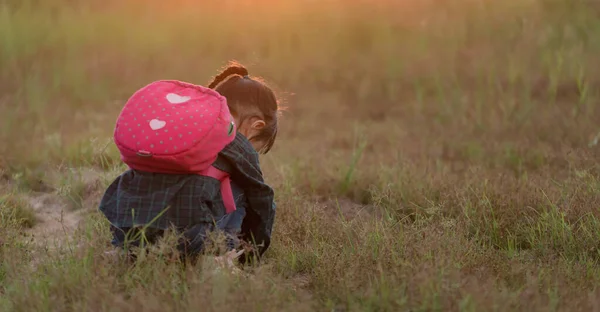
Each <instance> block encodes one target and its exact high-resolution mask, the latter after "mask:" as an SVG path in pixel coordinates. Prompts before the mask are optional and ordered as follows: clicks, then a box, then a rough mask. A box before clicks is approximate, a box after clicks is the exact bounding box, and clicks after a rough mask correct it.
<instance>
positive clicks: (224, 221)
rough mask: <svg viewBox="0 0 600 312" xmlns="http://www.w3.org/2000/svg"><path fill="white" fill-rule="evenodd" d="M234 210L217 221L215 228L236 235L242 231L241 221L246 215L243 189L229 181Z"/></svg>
mask: <svg viewBox="0 0 600 312" xmlns="http://www.w3.org/2000/svg"><path fill="white" fill-rule="evenodd" d="M231 188H232V191H233V198H234V199H235V206H236V210H235V211H234V212H232V213H230V214H226V215H225V216H223V218H221V219H220V220H218V221H217V228H218V229H220V230H222V231H224V232H226V233H229V234H231V235H238V234H239V233H240V232H241V231H242V222H243V221H244V217H245V216H246V205H247V204H246V196H244V191H243V190H242V189H241V188H240V187H239V186H238V185H237V184H235V183H231Z"/></svg>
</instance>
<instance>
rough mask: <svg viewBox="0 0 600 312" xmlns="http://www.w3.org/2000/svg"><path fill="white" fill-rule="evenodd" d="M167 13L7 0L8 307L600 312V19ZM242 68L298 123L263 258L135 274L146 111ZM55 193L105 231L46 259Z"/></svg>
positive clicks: (293, 6) (439, 9) (436, 9)
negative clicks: (139, 114) (122, 154)
mask: <svg viewBox="0 0 600 312" xmlns="http://www.w3.org/2000/svg"><path fill="white" fill-rule="evenodd" d="M166 3H167V2H164V1H146V2H145V4H144V6H143V7H142V6H139V5H137V4H136V3H134V2H133V1H77V0H75V1H68V3H67V1H62V2H61V1H55V2H52V3H50V2H48V3H45V2H44V3H41V2H37V1H29V0H21V1H11V0H5V1H0V69H1V70H0V82H1V83H0V116H1V117H0V140H1V141H2V144H0V212H1V216H2V217H1V218H2V219H0V222H2V224H1V227H0V234H1V235H0V310H2V311H34V310H35V311H50V310H58V311H75V310H91V311H133V310H140V309H143V310H144V311H172V310H177V311H187V310H191V311H196V310H198V309H204V310H210V311H213V310H225V309H230V310H244V311H247V310H248V311H271V310H272V311H281V310H290V311H304V310H311V311H312V310H317V311H325V310H327V311H370V310H375V311H408V310H410V311H481V310H485V311H514V310H522V311H593V310H594V309H597V307H598V305H599V304H600V299H598V298H600V297H599V296H598V295H600V287H599V286H600V266H599V261H600V209H599V208H600V170H599V169H600V168H599V166H598V161H597V159H598V156H599V155H600V154H599V152H600V147H599V146H598V145H597V141H598V133H599V131H600V129H598V126H599V125H600V117H599V116H600V111H599V106H598V104H597V103H598V99H599V96H600V94H599V93H598V90H597V89H598V88H596V87H594V86H597V85H598V84H599V83H600V74H598V73H597V71H596V70H595V68H597V65H598V63H597V62H598V61H597V60H598V57H597V55H598V54H599V53H600V41H599V38H600V35H599V34H600V22H599V20H598V18H597V16H598V13H600V7H599V6H598V5H597V4H595V3H594V2H593V1H582V0H570V1H567V0H528V1H516V0H507V1H471V0H462V1H458V0H451V1H433V0H430V1H392V0H387V1H375V2H372V1H369V2H366V1H360V0H352V1H337V0H331V1H319V2H314V1H277V2H276V1H252V0H242V1H235V2H228V1H226V2H223V1H203V2H202V3H201V4H199V3H198V2H195V1H184V0H178V1H177V5H167V4H166ZM229 59H237V60H239V61H241V62H242V63H244V64H248V65H250V72H251V74H255V75H260V76H263V77H264V78H266V79H267V80H268V81H269V82H271V83H272V85H273V86H274V87H275V89H277V91H278V93H279V95H280V96H281V98H282V99H283V101H284V104H285V106H287V107H288V111H287V112H286V113H285V114H284V117H283V119H282V120H281V123H280V124H281V129H280V135H279V139H278V142H277V143H276V144H275V149H274V150H273V151H272V152H271V153H270V154H269V155H267V156H265V157H264V158H262V160H261V161H262V166H263V171H264V172H265V176H266V179H267V181H268V182H269V183H270V184H271V185H272V186H273V187H274V188H275V190H276V197H277V198H276V199H277V204H278V214H277V220H276V224H275V230H274V236H273V239H274V241H273V244H272V248H271V249H270V250H269V252H268V253H267V259H266V261H265V263H264V264H262V265H261V266H259V267H255V268H247V270H246V271H247V272H248V273H249V274H247V275H246V274H245V275H229V274H225V273H214V274H213V273H212V272H213V270H212V269H211V263H210V261H208V259H207V262H206V263H203V264H202V265H200V266H198V267H194V268H190V267H188V268H181V267H180V266H178V265H176V264H173V263H169V262H168V261H164V260H165V259H164V257H163V256H161V253H156V254H151V255H149V256H148V257H147V258H146V259H145V260H144V261H142V262H141V263H140V264H138V265H136V266H134V267H132V268H128V269H127V268H125V267H124V266H123V265H120V264H115V263H113V262H112V261H111V259H109V258H108V257H107V256H106V255H105V254H104V252H105V251H106V250H108V242H109V240H110V235H109V233H108V229H107V227H106V223H105V221H104V220H103V219H102V218H101V216H100V214H99V213H98V212H97V211H96V206H97V203H98V201H99V199H100V196H101V195H102V191H103V187H106V186H107V185H108V183H110V182H111V181H112V179H113V178H114V177H116V175H118V174H119V172H121V170H123V166H122V165H121V164H120V160H119V155H118V153H117V150H116V148H115V147H114V146H113V144H112V142H111V136H112V128H113V126H114V122H115V118H116V116H117V115H118V112H119V111H120V109H121V108H122V106H123V104H124V101H125V100H126V99H127V97H128V96H130V95H131V93H132V92H133V91H134V90H136V89H137V88H139V87H140V86H142V85H144V84H146V83H148V82H149V81H151V80H154V79H180V80H185V81H190V82H195V83H199V84H204V83H206V82H207V81H208V80H210V78H211V77H212V76H213V75H214V74H215V73H216V72H217V70H218V69H219V68H220V67H221V66H222V65H224V64H225V63H226V62H227V61H228V60H229ZM83 172H91V173H93V174H91V175H87V174H83ZM39 196H53V197H56V198H57V199H56V201H54V202H61V203H62V202H64V205H65V206H67V208H70V209H66V210H67V211H68V213H72V214H73V213H76V212H77V213H80V212H83V213H82V214H80V215H81V216H82V217H81V218H83V219H82V221H83V224H82V225H81V226H80V227H79V228H78V229H77V230H75V231H73V232H69V231H59V232H60V233H58V234H55V235H53V236H52V237H51V238H52V239H54V240H56V241H57V242H56V244H53V243H50V242H48V243H40V240H41V238H40V237H39V235H38V234H39V233H38V230H40V229H44V228H45V227H46V226H47V224H48V222H50V221H48V219H44V220H45V221H43V222H39V221H38V222H37V223H36V221H35V220H37V217H36V215H35V212H33V210H31V208H30V207H29V206H28V204H27V203H29V202H30V200H32V199H33V200H37V199H38V198H39ZM69 206H70V207H69ZM43 207H45V206H42V208H43ZM52 209H54V210H56V207H55V206H53V205H48V206H47V209H46V212H47V213H52V212H53V211H54V210H52ZM42 210H43V209H42ZM55 213H58V214H60V212H55ZM78 216H79V215H78ZM43 242H45V241H43Z"/></svg>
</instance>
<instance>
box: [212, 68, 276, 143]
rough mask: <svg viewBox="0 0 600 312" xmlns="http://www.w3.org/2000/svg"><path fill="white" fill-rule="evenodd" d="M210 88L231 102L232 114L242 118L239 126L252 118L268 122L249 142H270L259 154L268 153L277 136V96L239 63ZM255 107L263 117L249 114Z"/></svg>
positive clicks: (222, 74)
mask: <svg viewBox="0 0 600 312" xmlns="http://www.w3.org/2000/svg"><path fill="white" fill-rule="evenodd" d="M208 87H209V88H211V89H214V90H215V91H217V92H219V93H220V94H221V95H223V96H224V97H225V98H226V99H227V104H228V106H229V110H230V111H231V113H232V114H236V115H237V116H239V118H240V125H239V126H241V125H242V124H243V123H244V120H246V119H248V118H252V117H260V118H261V119H264V121H265V127H264V128H263V129H261V130H260V132H259V134H257V135H255V136H253V137H252V138H248V140H250V141H252V140H258V141H264V142H266V143H265V146H264V147H263V148H262V149H261V150H260V151H259V152H260V153H261V154H266V153H268V152H269V151H270V150H271V148H272V147H273V144H274V143H275V138H276V137H277V118H278V116H279V106H278V104H277V98H276V97H275V93H274V92H273V91H272V90H271V89H270V88H269V87H268V86H267V85H266V84H265V83H264V82H263V81H261V80H260V79H258V78H256V77H250V76H249V75H248V70H247V69H246V67H244V66H243V65H241V64H239V63H237V62H230V63H229V65H228V66H227V67H226V68H225V69H224V70H223V72H221V73H220V74H219V75H217V76H216V77H215V78H214V79H213V81H212V82H211V83H210V84H209V85H208ZM252 108H255V109H258V110H259V111H260V113H261V114H262V115H263V116H255V115H254V116H253V115H252V113H248V112H252Z"/></svg>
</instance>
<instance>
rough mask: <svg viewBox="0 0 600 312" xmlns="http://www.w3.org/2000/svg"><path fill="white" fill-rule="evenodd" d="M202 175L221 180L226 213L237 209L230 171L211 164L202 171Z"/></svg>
mask: <svg viewBox="0 0 600 312" xmlns="http://www.w3.org/2000/svg"><path fill="white" fill-rule="evenodd" d="M200 175H203V176H207V177H211V178H214V179H217V180H219V181H220V182H221V195H222V196H223V204H224V205H225V213H227V214H230V213H232V212H234V211H235V209H236V207H235V200H234V199H233V191H232V189H231V179H230V177H229V173H227V172H225V171H223V170H220V169H218V168H217V167H215V166H210V167H208V169H206V170H204V171H202V172H201V173H200Z"/></svg>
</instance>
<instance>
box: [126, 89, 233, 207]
mask: <svg viewBox="0 0 600 312" xmlns="http://www.w3.org/2000/svg"><path fill="white" fill-rule="evenodd" d="M235 134H236V127H235V123H234V121H233V117H232V116H231V114H230V112H229V108H228V106H227V100H226V99H225V97H223V96H222V95H220V94H219V93H217V92H216V91H214V90H212V89H209V88H206V87H203V86H197V85H193V84H190V83H185V82H181V81H175V80H161V81H155V82H153V83H151V84H149V85H147V86H145V87H143V88H142V89H140V90H138V91H137V92H136V93H135V94H133V96H131V98H129V100H128V101H127V103H126V104H125V107H124V108H123V110H122V111H121V114H120V115H119V118H118V119H117V124H116V127H115V131H114V140H115V143H116V145H117V147H118V148H119V151H120V152H121V159H122V160H123V162H124V163H126V164H127V165H128V166H129V167H130V168H131V169H134V170H140V171H147V172H156V173H168V174H187V173H195V174H199V175H203V176H208V177H212V178H215V179H217V180H219V181H220V182H221V194H222V195H223V201H224V203H225V207H226V212H227V213H230V212H232V211H234V210H235V202H234V200H233V193H232V191H231V184H230V179H229V174H228V173H226V172H224V171H221V170H219V169H217V168H216V167H214V166H213V165H212V164H213V162H214V161H215V160H216V159H217V156H218V154H219V152H220V151H221V150H222V149H223V148H225V146H226V145H227V144H229V143H231V142H232V141H233V139H234V138H235Z"/></svg>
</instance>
